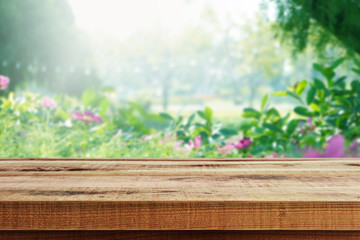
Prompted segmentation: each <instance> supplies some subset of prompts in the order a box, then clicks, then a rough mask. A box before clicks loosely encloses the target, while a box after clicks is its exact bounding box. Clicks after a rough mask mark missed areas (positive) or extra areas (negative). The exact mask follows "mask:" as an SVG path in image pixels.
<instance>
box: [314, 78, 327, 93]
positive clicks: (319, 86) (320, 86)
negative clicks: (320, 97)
mask: <svg viewBox="0 0 360 240" xmlns="http://www.w3.org/2000/svg"><path fill="white" fill-rule="evenodd" d="M314 85H315V87H316V88H317V89H319V90H321V89H326V87H325V84H324V83H323V82H322V81H321V80H319V79H317V78H315V79H314Z"/></svg>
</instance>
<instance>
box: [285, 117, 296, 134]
mask: <svg viewBox="0 0 360 240" xmlns="http://www.w3.org/2000/svg"><path fill="white" fill-rule="evenodd" d="M298 125H299V120H297V119H293V120H291V121H290V122H289V123H288V125H287V127H286V133H287V135H289V136H290V135H291V134H293V132H294V131H295V129H296V127H297V126H298Z"/></svg>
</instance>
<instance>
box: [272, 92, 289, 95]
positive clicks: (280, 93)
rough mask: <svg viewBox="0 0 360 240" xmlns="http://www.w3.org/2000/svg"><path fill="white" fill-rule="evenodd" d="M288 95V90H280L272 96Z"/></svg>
mask: <svg viewBox="0 0 360 240" xmlns="http://www.w3.org/2000/svg"><path fill="white" fill-rule="evenodd" d="M286 95H288V92H287V91H280V92H276V93H273V94H272V96H286Z"/></svg>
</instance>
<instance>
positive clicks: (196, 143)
mask: <svg viewBox="0 0 360 240" xmlns="http://www.w3.org/2000/svg"><path fill="white" fill-rule="evenodd" d="M201 144H202V140H201V136H197V137H196V138H195V139H194V141H191V140H190V141H189V147H190V148H192V149H196V148H200V147H201Z"/></svg>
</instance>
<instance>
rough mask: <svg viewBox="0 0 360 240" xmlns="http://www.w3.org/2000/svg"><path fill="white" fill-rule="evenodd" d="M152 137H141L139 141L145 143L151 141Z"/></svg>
mask: <svg viewBox="0 0 360 240" xmlns="http://www.w3.org/2000/svg"><path fill="white" fill-rule="evenodd" d="M152 137H153V136H151V135H148V136H143V137H142V138H141V140H142V141H145V142H146V141H150V140H151V139H152Z"/></svg>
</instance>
